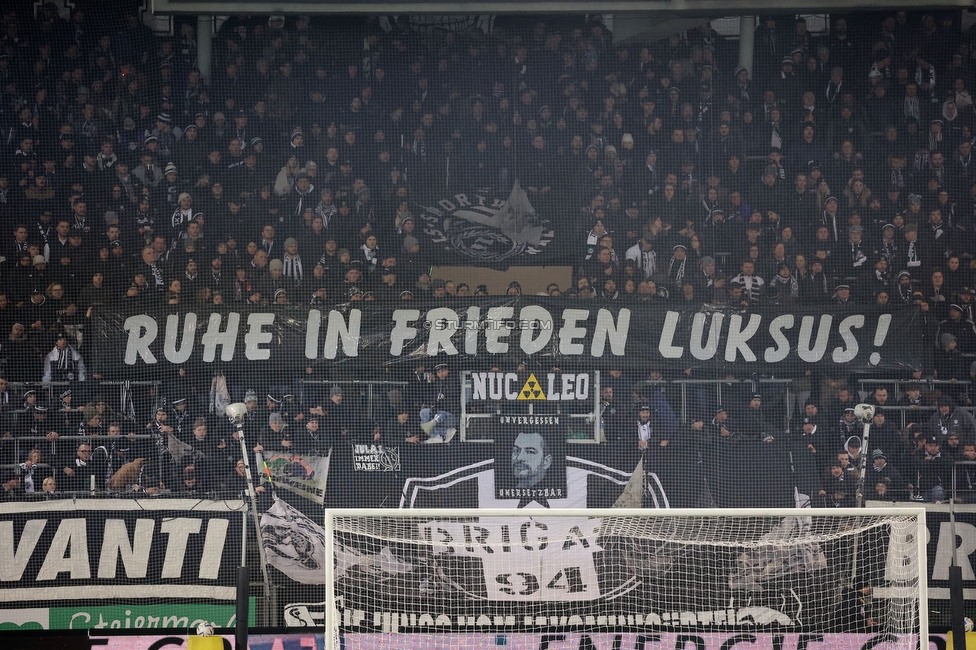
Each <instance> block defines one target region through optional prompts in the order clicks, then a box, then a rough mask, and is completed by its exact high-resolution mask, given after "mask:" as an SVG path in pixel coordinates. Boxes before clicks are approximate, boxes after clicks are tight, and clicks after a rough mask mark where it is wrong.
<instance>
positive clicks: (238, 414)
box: [225, 402, 275, 650]
mask: <svg viewBox="0 0 976 650" xmlns="http://www.w3.org/2000/svg"><path fill="white" fill-rule="evenodd" d="M225 412H226V414H227V417H229V418H230V420H231V422H232V423H233V424H234V428H235V429H236V430H237V438H238V442H240V445H241V458H242V460H243V461H244V477H245V478H246V480H247V495H248V497H249V499H250V501H251V508H250V510H251V517H252V518H253V519H254V536H255V539H256V540H257V545H258V558H259V559H260V562H261V574H262V577H263V578H264V602H265V603H267V604H268V606H269V607H270V603H271V586H270V585H271V578H270V576H269V575H268V558H267V555H266V554H265V552H264V541H263V537H262V535H261V516H260V515H259V514H258V497H257V492H256V491H255V490H254V479H253V478H251V460H250V456H249V455H248V453H247V444H246V443H245V441H244V415H245V414H246V413H247V405H245V404H244V403H242V402H235V403H234V404H229V405H228V406H227V408H226V410H225ZM241 569H245V570H246V567H241ZM242 574H243V572H239V573H238V581H237V585H238V594H237V598H238V603H237V611H238V613H240V612H241V609H242V605H241V603H240V598H241V593H240V592H241V579H242ZM243 597H244V598H245V599H247V602H248V604H249V603H250V598H249V597H248V592H247V590H245V592H244V595H243ZM248 609H249V607H248V608H245V609H244V611H248ZM272 616H274V613H272ZM268 622H269V623H270V624H272V625H273V624H274V623H275V621H268ZM247 623H248V621H247V617H244V620H243V621H242V620H241V618H240V616H239V615H238V618H237V626H236V633H235V641H236V644H237V650H247Z"/></svg>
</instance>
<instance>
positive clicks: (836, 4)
mask: <svg viewBox="0 0 976 650" xmlns="http://www.w3.org/2000/svg"><path fill="white" fill-rule="evenodd" d="M972 6H973V1H972V0H948V1H947V0H941V1H939V2H919V0H852V1H851V2H840V1H836V0H835V1H831V0H827V1H826V2H822V3H818V2H809V3H807V2H802V0H801V2H798V3H794V2H788V1H784V0H776V1H774V2H762V1H761V0H671V1H669V2H661V1H651V2H637V1H634V0H607V1H605V2H583V1H576V0H569V1H561V2H549V1H547V0H529V1H527V2H511V1H497V0H488V1H486V2H438V1H434V2H413V1H412V0H401V1H397V0H362V1H359V2H348V1H335V2H332V1H326V2H312V1H301V0H299V1H282V2H279V1H274V0H272V1H271V2H258V1H257V0H238V1H237V2H228V1H226V0H152V11H153V13H154V14H159V15H173V14H183V15H198V14H213V15H225V14H235V15H236V14H268V13H275V14H286V15H287V14H292V15H298V14H309V15H328V14H360V15H366V14H388V13H393V14H401V13H413V14H526V13H529V14H544V13H559V14H565V13H582V14H590V13H619V12H627V13H633V14H656V13H661V12H665V13H670V14H675V15H684V16H693V15H702V16H716V15H724V16H727V15H735V14H757V13H769V12H771V11H772V12H782V13H804V12H817V13H824V12H831V11H844V12H848V11H852V10H888V11H891V10H896V9H922V8H926V9H939V8H944V9H950V8H951V9H966V8H970V7H972Z"/></svg>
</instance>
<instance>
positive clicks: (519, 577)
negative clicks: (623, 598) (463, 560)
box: [485, 552, 600, 601]
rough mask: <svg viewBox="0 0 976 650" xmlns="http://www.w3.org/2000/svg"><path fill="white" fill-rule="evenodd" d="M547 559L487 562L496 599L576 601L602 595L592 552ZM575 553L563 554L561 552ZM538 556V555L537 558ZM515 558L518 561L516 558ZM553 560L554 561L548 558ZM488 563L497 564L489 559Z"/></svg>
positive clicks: (491, 594) (487, 575)
mask: <svg viewBox="0 0 976 650" xmlns="http://www.w3.org/2000/svg"><path fill="white" fill-rule="evenodd" d="M554 555H556V556H557V557H550V558H546V559H545V560H543V561H541V562H540V561H538V560H535V561H527V560H529V558H512V557H508V558H506V561H505V563H504V564H501V563H499V564H500V566H492V567H488V566H485V583H486V586H487V587H488V597H489V598H491V599H492V600H508V601H513V600H519V601H527V600H528V601H531V600H538V601H554V600H557V601H572V600H594V599H596V598H599V597H600V586H599V582H598V580H597V572H596V569H595V567H594V565H593V559H592V556H590V555H589V554H586V556H585V557H581V556H582V555H583V554H582V553H559V552H557V553H554ZM560 555H566V556H575V557H566V558H561V560H567V559H568V560H570V561H569V562H565V561H559V560H560V558H558V556H560ZM533 559H534V558H533ZM513 560H514V561H513ZM546 560H550V561H546ZM487 564H494V563H493V562H488V563H487Z"/></svg>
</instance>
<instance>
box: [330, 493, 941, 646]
mask: <svg viewBox="0 0 976 650" xmlns="http://www.w3.org/2000/svg"><path fill="white" fill-rule="evenodd" d="M924 516H925V515H924V511H923V510H921V509H915V508H898V509H896V508H891V509H859V510H847V509H831V510H821V509H804V510H765V511H753V510H739V511H728V510H726V511H709V510H696V511H692V510H682V511H676V510H630V509H626V510H624V509H621V510H575V511H573V510H547V511H539V510H535V511H530V510H522V511H512V510H504V511H484V510H482V511H474V510H442V511H404V510H393V511H390V510H373V511H331V512H328V513H327V515H326V533H327V534H326V544H327V547H328V549H327V553H328V554H329V555H331V556H332V558H333V559H332V561H331V562H328V561H327V563H326V567H327V575H326V602H327V603H334V610H333V611H332V612H331V614H332V615H331V616H327V623H326V625H327V630H326V632H327V633H326V641H327V644H328V643H334V644H335V643H339V642H340V641H341V643H342V646H343V647H344V648H345V650H356V649H357V648H364V649H365V648H378V647H382V648H391V649H400V648H403V649H406V648H419V647H431V646H430V645H429V644H425V643H422V642H420V640H422V639H423V638H424V637H423V635H425V634H428V635H429V634H432V633H436V634H440V633H444V632H456V633H462V634H463V638H464V639H465V641H464V642H463V643H460V642H454V643H453V644H452V642H450V641H448V642H447V645H446V646H445V645H444V643H442V642H439V643H438V647H457V646H458V645H461V646H463V647H465V648H468V647H481V646H483V645H484V646H485V647H488V646H491V645H496V643H497V644H498V645H505V644H507V642H505V643H503V639H504V638H505V635H507V634H512V635H516V636H518V635H519V634H525V633H534V634H536V635H542V636H545V635H552V634H559V633H577V632H580V631H592V632H600V631H603V632H608V631H610V632H616V633H631V632H632V633H641V632H652V633H661V632H668V631H672V632H674V631H680V630H685V629H687V630H697V631H723V632H727V631H729V630H736V629H739V628H742V629H748V630H752V631H755V630H757V629H764V628H768V629H769V630H770V631H772V630H777V631H790V632H812V633H824V632H852V633H853V632H861V633H871V634H887V635H890V636H889V637H888V638H890V639H891V640H892V642H893V643H895V644H896V645H897V646H898V647H904V648H905V649H906V650H913V649H914V648H915V646H916V643H917V640H918V638H927V637H926V635H927V628H926V622H925V620H926V611H925V597H924V596H925V594H924V590H925V581H924V575H925V571H924V570H921V571H920V567H924V566H925V547H924V543H925V530H924V525H925V524H924ZM327 611H328V609H327ZM478 634H481V635H483V638H481V640H480V641H479V636H478ZM920 634H921V635H922V636H921V637H919V635H920ZM460 638H461V637H459V639H460ZM540 638H541V637H540ZM616 645H617V644H615V646H616ZM335 647H336V648H338V647H339V646H338V645H336V646H335ZM535 647H539V646H538V644H536V645H535ZM580 647H582V646H580Z"/></svg>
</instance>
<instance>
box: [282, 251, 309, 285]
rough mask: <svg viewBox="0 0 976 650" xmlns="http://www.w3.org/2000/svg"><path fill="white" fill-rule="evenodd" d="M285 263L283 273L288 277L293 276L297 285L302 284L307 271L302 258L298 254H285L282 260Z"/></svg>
mask: <svg viewBox="0 0 976 650" xmlns="http://www.w3.org/2000/svg"><path fill="white" fill-rule="evenodd" d="M281 261H282V263H283V264H284V267H283V273H284V276H285V277H286V278H291V279H292V280H293V281H294V282H295V286H296V287H297V286H301V284H302V279H303V278H304V277H305V272H304V271H303V270H302V258H301V257H300V256H298V255H294V256H292V255H285V257H284V259H282V260H281Z"/></svg>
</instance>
